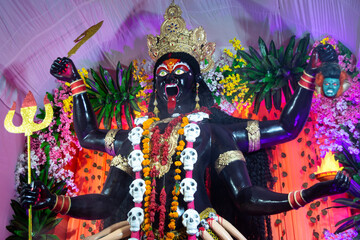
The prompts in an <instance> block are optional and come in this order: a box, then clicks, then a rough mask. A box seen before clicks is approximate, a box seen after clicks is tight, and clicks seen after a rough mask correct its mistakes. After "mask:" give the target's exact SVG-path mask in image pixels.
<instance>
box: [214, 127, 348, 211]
mask: <svg viewBox="0 0 360 240" xmlns="http://www.w3.org/2000/svg"><path fill="white" fill-rule="evenodd" d="M215 127H216V126H215ZM213 132H214V134H213V136H214V139H215V142H214V145H213V146H214V148H215V149H214V150H213V155H214V156H218V157H217V159H216V160H215V161H214V168H215V170H216V171H217V173H218V176H219V178H220V179H222V180H223V182H224V185H225V186H226V187H227V189H228V191H229V192H230V196H231V197H232V198H233V201H234V203H235V205H236V206H237V208H238V209H239V210H240V211H242V212H246V213H248V214H251V215H269V214H276V213H281V212H285V211H289V210H291V209H296V208H298V207H301V206H304V205H305V204H306V203H309V202H311V201H313V200H315V199H318V198H321V197H325V196H329V195H334V194H338V193H343V192H345V191H347V189H348V188H349V186H350V179H349V177H348V176H347V175H346V174H344V173H341V172H339V173H338V175H337V176H336V178H335V179H334V180H331V181H326V182H321V183H317V184H315V185H313V186H311V187H310V188H308V189H303V190H300V191H294V192H292V193H289V194H284V193H276V192H273V191H270V190H269V189H267V188H264V187H259V186H253V185H252V184H251V181H250V177H249V173H248V170H247V167H246V160H245V158H244V156H243V154H242V153H241V151H239V149H238V148H237V146H236V144H235V143H234V141H232V136H231V132H228V131H226V130H225V129H220V128H219V129H217V130H216V131H213ZM295 193H296V195H294V194H295ZM295 198H296V200H297V201H298V203H299V204H300V205H301V206H300V205H298V204H297V203H296V201H295V200H294V199H295Z"/></svg>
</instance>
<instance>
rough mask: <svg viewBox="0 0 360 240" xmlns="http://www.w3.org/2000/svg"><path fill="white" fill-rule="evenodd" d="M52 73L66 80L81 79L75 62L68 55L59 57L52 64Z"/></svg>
mask: <svg viewBox="0 0 360 240" xmlns="http://www.w3.org/2000/svg"><path fill="white" fill-rule="evenodd" d="M50 74H51V75H53V76H54V77H56V78H57V79H59V80H61V81H64V82H72V81H75V80H77V79H80V75H79V73H78V71H77V69H76V67H75V64H74V63H73V61H72V60H71V59H70V58H67V57H63V58H57V59H56V60H55V61H54V62H53V64H52V65H51V68H50Z"/></svg>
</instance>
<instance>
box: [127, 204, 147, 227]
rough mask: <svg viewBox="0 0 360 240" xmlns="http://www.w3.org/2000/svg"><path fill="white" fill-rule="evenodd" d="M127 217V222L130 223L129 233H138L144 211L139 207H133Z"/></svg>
mask: <svg viewBox="0 0 360 240" xmlns="http://www.w3.org/2000/svg"><path fill="white" fill-rule="evenodd" d="M127 216H128V218H127V221H128V222H129V223H130V231H132V232H137V231H139V230H140V225H141V224H142V222H143V221H144V210H143V209H142V208H139V207H134V208H132V209H131V210H130V212H128V214H127Z"/></svg>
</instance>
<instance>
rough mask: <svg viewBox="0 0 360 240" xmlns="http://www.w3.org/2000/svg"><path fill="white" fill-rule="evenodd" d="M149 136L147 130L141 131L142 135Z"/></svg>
mask: <svg viewBox="0 0 360 240" xmlns="http://www.w3.org/2000/svg"><path fill="white" fill-rule="evenodd" d="M149 134H150V132H149V130H145V131H143V133H142V135H144V136H145V135H149Z"/></svg>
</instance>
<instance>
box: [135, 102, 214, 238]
mask: <svg viewBox="0 0 360 240" xmlns="http://www.w3.org/2000/svg"><path fill="white" fill-rule="evenodd" d="M201 111H204V112H201ZM208 113H209V111H208V110H207V109H205V108H202V109H201V110H196V111H194V112H192V113H190V114H188V115H180V116H178V117H176V118H167V119H163V120H161V121H160V120H159V119H158V118H154V117H152V118H148V117H143V118H142V119H136V120H135V124H136V125H137V126H139V125H142V128H140V127H136V128H134V129H133V130H131V131H130V133H129V139H130V141H131V142H132V144H133V146H134V151H133V152H135V151H138V152H141V153H142V156H141V159H142V161H141V165H142V169H141V168H140V169H139V168H136V169H137V170H136V171H135V168H134V167H133V171H134V172H135V178H136V179H135V180H134V182H135V181H142V183H143V185H144V186H143V194H144V195H145V197H144V209H142V203H139V202H136V201H135V197H134V202H135V207H134V208H133V209H131V210H130V212H129V213H128V221H129V223H130V230H131V232H132V233H131V237H132V238H134V239H140V233H139V230H140V226H139V225H140V224H141V223H142V222H143V221H144V225H143V230H144V232H145V234H146V236H147V239H149V240H151V239H155V236H154V232H153V229H152V224H153V223H154V222H155V212H158V213H159V228H158V237H159V238H160V239H164V237H165V238H166V239H173V238H174V233H173V232H171V230H175V229H176V224H175V223H176V219H177V218H178V217H179V216H178V213H177V207H178V204H179V203H178V197H179V195H180V193H181V194H183V195H184V201H185V202H188V210H187V211H186V212H189V213H190V211H191V214H196V215H197V216H198V213H197V212H196V211H195V210H194V209H195V206H194V198H193V195H194V193H195V192H196V185H197V183H196V181H195V180H194V179H192V166H193V164H194V163H195V162H196V160H197V153H196V150H195V149H193V142H195V140H196V137H197V136H199V134H200V128H199V127H198V126H197V124H196V122H198V121H201V120H202V119H203V118H204V116H206V117H205V118H208V116H209V115H208ZM189 119H190V121H191V123H189ZM159 123H168V125H167V126H166V128H165V130H164V133H162V134H161V133H160V128H159V126H158V124H159ZM194 132H196V134H197V135H196V134H195V135H196V136H195V135H194ZM135 133H136V134H137V137H136V138H135V137H134V134H135ZM136 134H135V135H136ZM139 134H140V136H139ZM179 135H185V139H186V142H187V143H185V141H183V140H180V141H178V140H179ZM141 138H142V140H141V143H142V149H141V146H140V139H141ZM185 145H186V149H185V151H183V150H184V147H185ZM175 151H176V155H175V163H174V165H175V175H174V179H175V185H174V187H173V191H172V202H171V207H170V210H169V214H168V216H169V221H170V223H169V224H168V227H169V230H170V231H169V232H168V233H166V234H165V233H164V225H165V215H166V208H165V206H166V191H165V185H164V186H163V187H162V190H161V191H160V198H159V202H160V204H157V203H156V177H157V178H161V177H163V176H164V175H165V174H166V173H167V172H168V171H169V170H170V167H171V165H172V164H173V162H172V157H173V155H174V154H175ZM189 151H192V155H194V153H193V152H195V155H196V158H195V160H192V161H193V162H192V163H190V164H189V161H188V160H187V161H188V162H187V163H186V162H185V161H186V160H185V159H189V157H188V156H187V155H186V154H187V153H185V155H184V154H182V153H183V152H189ZM133 152H132V153H130V155H129V158H130V156H132V154H133ZM183 155H184V156H185V157H184V156H183ZM186 156H187V157H186ZM130 160H131V159H129V164H130ZM183 163H184V164H185V166H184V168H183V169H184V170H186V178H185V179H183V180H182V181H181V182H180V180H181V176H180V173H181V171H182V170H181V168H180V167H181V166H182V165H183ZM130 165H131V164H130ZM190 165H191V167H189V166H190ZM140 170H142V171H140ZM140 172H142V175H143V176H142V178H143V179H141V174H140ZM134 182H133V183H134ZM189 182H191V184H192V186H195V188H194V189H193V190H192V192H191V193H190V194H189V193H188V192H187V191H186V190H184V189H185V188H186V185H187V184H189ZM133 183H132V184H131V186H132V185H133ZM131 186H130V194H131ZM134 209H135V210H139V211H140V210H142V211H141V212H140V213H138V215H139V216H140V215H141V214H142V219H141V218H140V219H139V220H137V221H135V220H132V218H130V216H129V215H131V216H132V214H131V213H132V212H133V210H134ZM186 212H185V213H186ZM185 213H184V215H186V216H187V215H188V214H185ZM134 219H135V218H134ZM132 222H134V225H135V224H136V225H137V226H136V227H132V225H133V224H132ZM183 225H184V226H185V227H187V234H188V236H189V237H188V238H189V239H194V237H195V239H196V236H195V234H196V233H197V224H196V225H194V224H193V223H192V224H191V226H190V225H189V224H187V221H186V219H184V217H183ZM187 225H188V226H187Z"/></svg>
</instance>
